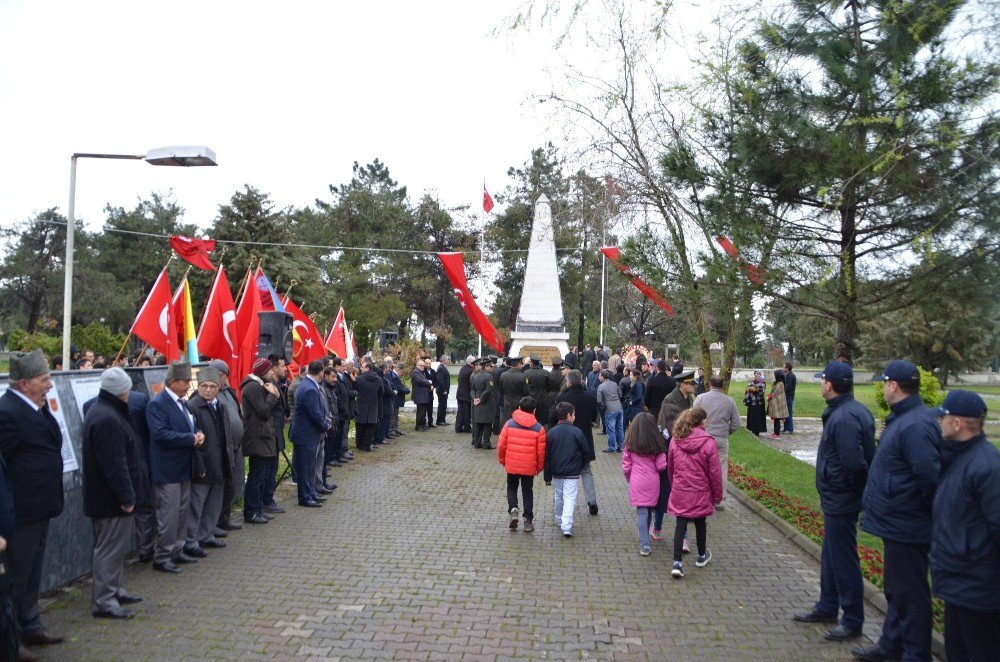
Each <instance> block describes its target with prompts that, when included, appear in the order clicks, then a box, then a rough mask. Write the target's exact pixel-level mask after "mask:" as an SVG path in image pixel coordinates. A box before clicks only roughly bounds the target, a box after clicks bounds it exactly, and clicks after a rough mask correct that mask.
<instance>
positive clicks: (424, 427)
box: [414, 425, 427, 432]
mask: <svg viewBox="0 0 1000 662" xmlns="http://www.w3.org/2000/svg"><path fill="white" fill-rule="evenodd" d="M414 430H416V431H417V432H426V431H427V427H426V426H423V425H419V426H417V427H416V428H414Z"/></svg>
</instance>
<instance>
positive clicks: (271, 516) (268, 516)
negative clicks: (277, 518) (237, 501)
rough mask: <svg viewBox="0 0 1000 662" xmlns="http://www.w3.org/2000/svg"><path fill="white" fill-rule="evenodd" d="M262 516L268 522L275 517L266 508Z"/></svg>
mask: <svg viewBox="0 0 1000 662" xmlns="http://www.w3.org/2000/svg"><path fill="white" fill-rule="evenodd" d="M260 516H261V517H263V518H264V519H266V520H267V521H268V522H270V521H271V520H273V519H274V515H272V514H271V513H269V512H267V511H266V510H265V511H264V512H262V513H261V514H260Z"/></svg>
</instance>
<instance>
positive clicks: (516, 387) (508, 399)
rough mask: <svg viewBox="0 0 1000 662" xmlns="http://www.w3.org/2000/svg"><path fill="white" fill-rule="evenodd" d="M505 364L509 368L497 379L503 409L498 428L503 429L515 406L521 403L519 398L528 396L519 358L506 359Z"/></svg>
mask: <svg viewBox="0 0 1000 662" xmlns="http://www.w3.org/2000/svg"><path fill="white" fill-rule="evenodd" d="M507 363H508V365H509V366H510V367H509V368H507V370H506V371H504V372H503V373H501V375H500V377H499V378H498V379H497V384H499V387H500V393H501V394H502V395H503V409H502V410H501V413H500V426H501V427H503V426H504V425H506V424H507V421H509V420H510V417H511V415H512V414H513V413H514V410H515V409H517V404H518V403H519V402H520V401H521V398H523V397H524V396H526V395H527V394H528V383H527V381H526V380H525V378H524V373H523V372H521V368H520V364H521V357H519V356H511V357H508V358H507Z"/></svg>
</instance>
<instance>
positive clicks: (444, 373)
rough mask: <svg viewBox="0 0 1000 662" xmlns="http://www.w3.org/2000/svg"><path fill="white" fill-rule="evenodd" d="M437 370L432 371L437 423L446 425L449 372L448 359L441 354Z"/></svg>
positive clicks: (449, 384) (449, 390)
mask: <svg viewBox="0 0 1000 662" xmlns="http://www.w3.org/2000/svg"><path fill="white" fill-rule="evenodd" d="M439 361H440V362H439V363H438V367H437V370H435V371H434V392H435V393H436V394H437V424H438V425H447V424H448V421H447V420H445V415H446V414H447V413H448V393H450V392H451V373H450V372H449V371H448V363H449V362H450V360H449V359H448V357H447V356H444V355H442V356H441V358H440V359H439Z"/></svg>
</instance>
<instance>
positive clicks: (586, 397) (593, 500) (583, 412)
mask: <svg viewBox="0 0 1000 662" xmlns="http://www.w3.org/2000/svg"><path fill="white" fill-rule="evenodd" d="M566 384H567V385H566V390H565V391H563V392H562V393H560V394H559V395H558V397H556V401H555V404H559V403H560V402H568V403H570V404H571V405H573V407H574V408H575V409H576V418H575V419H574V421H573V425H575V426H576V427H577V429H579V430H580V432H582V433H583V436H584V437H586V439H587V448H588V449H589V453H588V454H587V457H585V458H584V463H583V469H582V470H581V471H580V478H581V480H582V482H583V491H584V494H586V496H587V505H589V506H590V514H591V515H596V514H597V487H596V486H595V485H594V472H593V471H592V470H591V468H590V463H591V462H593V461H594V460H595V459H596V458H597V454H596V453H595V452H594V428H593V426H592V425H591V421H593V420H594V418H595V417H596V416H597V398H595V397H594V396H593V395H592V394H591V393H589V392H588V391H587V389H586V387H585V386H584V385H583V375H581V374H580V371H579V370H570V371H569V372H568V373H566ZM558 422H559V419H558V417H557V416H556V407H552V409H551V411H550V412H549V424H550V425H553V426H554V425H556V424H557V423H558Z"/></svg>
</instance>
